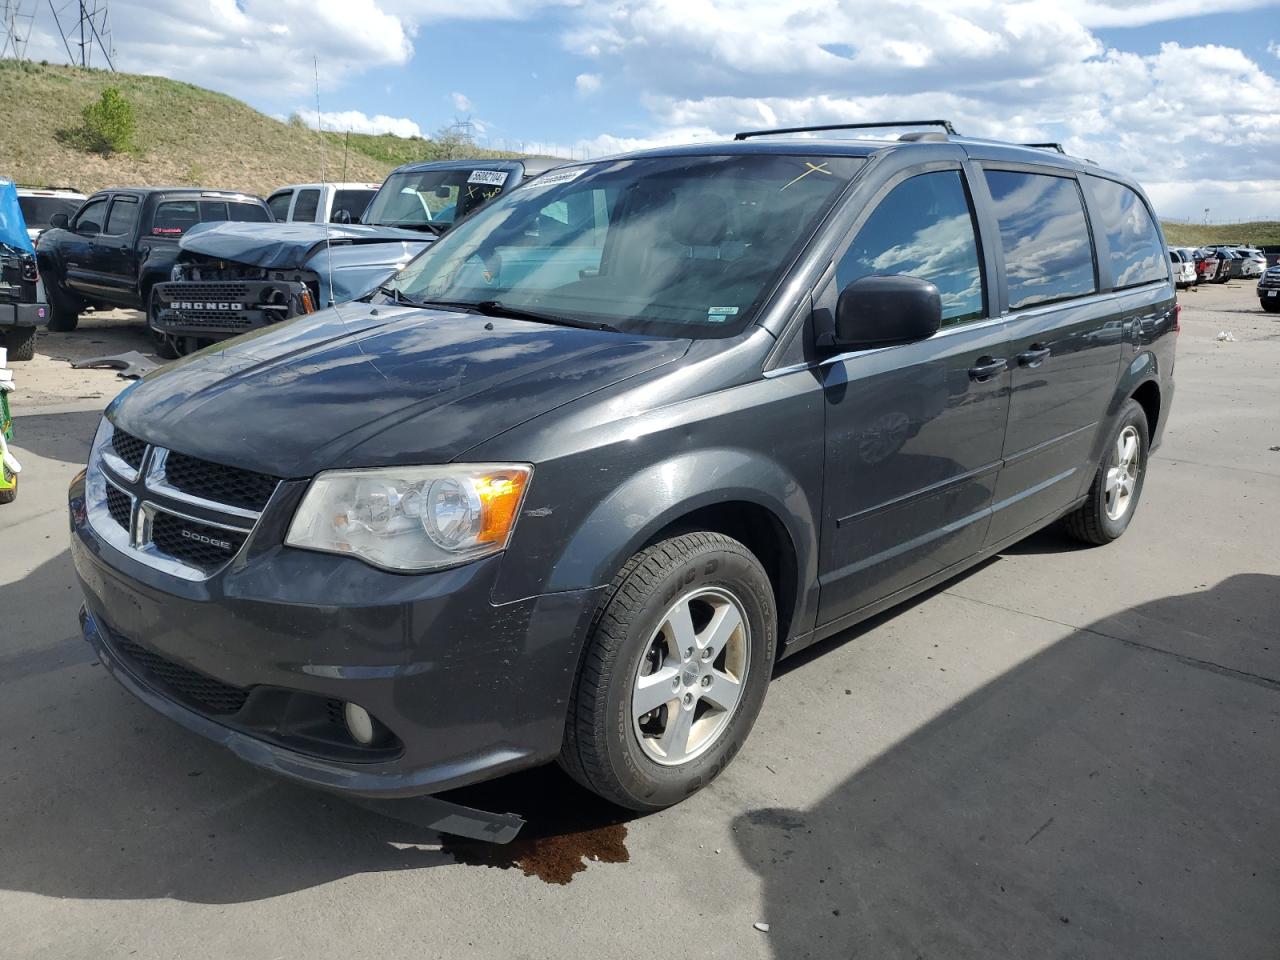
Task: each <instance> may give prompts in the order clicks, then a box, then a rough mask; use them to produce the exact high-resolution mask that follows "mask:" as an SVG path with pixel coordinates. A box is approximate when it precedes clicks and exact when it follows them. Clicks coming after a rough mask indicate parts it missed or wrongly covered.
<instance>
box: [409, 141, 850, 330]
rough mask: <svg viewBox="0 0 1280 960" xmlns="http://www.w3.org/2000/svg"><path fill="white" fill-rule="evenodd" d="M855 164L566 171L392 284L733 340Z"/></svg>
mask: <svg viewBox="0 0 1280 960" xmlns="http://www.w3.org/2000/svg"><path fill="white" fill-rule="evenodd" d="M863 162H864V161H863V160H862V159H861V158H859V157H822V156H788V155H782V154H748V155H730V156H693V157H650V158H641V159H636V160H612V161H602V162H600V163H594V164H584V165H577V166H571V167H561V168H558V169H556V170H553V171H551V172H550V173H547V174H544V175H543V176H541V177H539V178H537V179H535V180H533V181H531V182H530V183H528V184H527V185H525V186H524V187H521V188H520V189H519V190H516V191H513V192H512V193H510V194H508V195H506V196H504V197H503V198H501V199H500V200H497V201H495V202H494V203H493V204H491V205H490V206H488V207H486V208H485V209H484V210H482V211H480V212H479V213H477V214H476V215H475V216H474V217H472V218H471V219H469V220H468V221H467V222H465V223H463V224H460V225H459V226H458V227H457V228H456V229H455V230H454V231H453V232H452V233H450V234H449V235H447V236H446V237H444V238H443V239H442V240H439V241H437V242H436V243H435V244H433V245H432V246H431V247H429V248H428V249H427V250H426V251H425V252H424V253H423V254H422V255H421V256H419V257H418V258H417V259H416V260H414V261H413V262H412V263H410V264H409V265H408V266H407V267H406V268H405V269H404V270H403V271H402V272H401V273H400V274H398V275H397V276H396V277H395V278H394V279H393V280H392V281H391V284H390V286H391V287H392V288H394V290H395V291H397V292H398V293H399V294H400V295H401V299H405V300H410V301H423V302H430V303H432V304H437V303H444V304H455V305H460V306H466V305H475V304H482V303H486V302H492V301H498V302H499V303H500V304H501V306H502V307H503V308H506V309H511V310H524V311H529V312H536V313H540V314H546V315H552V316H559V317H565V318H569V319H572V320H577V321H586V322H596V323H601V324H607V325H608V326H611V327H617V328H619V329H622V330H626V331H629V332H636V333H652V334H656V335H660V336H661V335H669V336H683V337H690V336H691V337H702V338H709V337H726V336H731V335H733V334H735V333H737V332H738V331H740V330H742V329H743V328H744V327H745V326H746V325H747V324H748V323H750V322H751V319H752V317H753V316H754V314H755V313H756V311H757V310H758V309H759V308H760V306H761V304H762V303H763V302H764V300H765V299H766V298H767V297H768V295H769V292H770V290H771V289H772V288H773V286H774V284H775V283H776V282H777V281H778V279H779V278H780V277H781V275H782V273H783V271H784V270H786V269H787V268H788V267H789V266H790V265H791V263H792V261H793V260H794V259H795V257H796V256H797V255H798V254H799V252H800V250H801V249H802V248H803V247H804V245H805V244H806V243H807V242H808V241H809V239H810V237H811V236H812V235H813V233H814V230H815V229H816V228H817V226H818V224H819V222H820V221H821V220H822V218H823V216H825V214H826V213H827V211H828V210H830V209H831V206H832V204H834V203H835V201H836V199H837V198H838V197H839V196H840V195H841V193H842V192H843V191H844V189H845V187H846V186H847V185H848V184H849V182H850V180H852V179H853V177H854V175H855V174H856V173H857V172H858V170H859V169H860V168H861V166H862V164H863Z"/></svg>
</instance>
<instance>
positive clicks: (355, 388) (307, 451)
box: [107, 303, 689, 478]
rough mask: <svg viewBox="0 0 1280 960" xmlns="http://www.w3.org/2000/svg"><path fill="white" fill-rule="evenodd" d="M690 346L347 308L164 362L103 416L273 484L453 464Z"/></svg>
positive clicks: (445, 315)
mask: <svg viewBox="0 0 1280 960" xmlns="http://www.w3.org/2000/svg"><path fill="white" fill-rule="evenodd" d="M688 348H689V341H688V340H682V339H681V340H672V339H660V338H655V337H643V336H638V335H632V334H625V333H610V332H607V331H599V330H580V329H576V328H572V327H557V326H550V325H547V324H541V323H532V322H528V321H523V320H508V319H502V318H488V317H482V316H477V315H475V314H467V313H456V312H441V311H434V310H423V309H418V308H413V307H396V306H386V305H379V306H371V305H369V304H365V303H351V304H347V305H345V306H340V307H336V308H333V309H330V310H325V311H322V312H320V313H315V314H311V315H309V316H303V317H298V318H296V319H295V320H291V321H285V322H284V323H280V324H276V325H274V326H270V327H266V328H264V329H262V330H260V331H257V332H255V333H252V334H248V335H246V336H244V337H239V338H237V339H235V340H228V341H226V342H224V343H219V344H215V345H214V346H211V347H208V348H206V349H204V350H201V351H199V352H198V353H195V354H192V355H191V356H189V357H187V358H185V359H184V360H181V361H178V362H177V363H173V364H170V365H169V366H166V367H163V368H161V369H160V370H157V371H156V372H154V373H152V374H150V375H148V376H147V377H145V378H144V379H142V380H140V381H138V382H137V383H136V384H135V385H134V386H132V387H130V388H128V389H127V390H126V391H125V392H124V393H123V394H121V395H120V396H119V397H118V398H117V399H116V400H115V401H114V402H113V403H112V405H111V406H110V407H108V409H107V415H108V417H109V418H110V419H111V420H112V422H113V423H115V424H116V425H117V426H119V427H121V428H122V429H124V430H127V431H128V432H129V433H132V434H134V435H135V436H138V437H141V438H143V439H144V440H147V441H148V442H150V443H154V444H157V445H159V446H162V447H168V448H170V449H173V450H178V451H180V452H182V453H186V454H190V455H192V456H195V457H200V458H202V459H205V460H211V461H214V462H216V463H223V464H227V465H230V466H237V467H242V468H244V469H248V470H256V471H259V472H262V473H269V474H272V475H273V476H277V477H286V478H299V477H310V476H313V475H315V474H316V473H317V472H319V471H321V470H328V469H335V468H344V467H362V466H365V467H370V466H389V465H398V464H431V463H445V462H448V461H450V460H452V459H454V458H455V457H458V456H459V455H461V454H463V453H464V452H466V451H467V450H468V449H470V448H471V447H474V446H475V445H476V444H479V443H482V442H484V441H486V440H489V439H492V438H493V437H495V436H497V435H498V434H500V433H503V432H505V431H507V430H509V429H511V428H512V427H515V426H518V425H519V424H521V423H524V422H526V421H528V420H531V419H533V418H534V417H537V416H539V415H540V414H543V413H546V412H547V411H549V410H552V409H554V408H556V407H559V406H561V405H563V404H566V403H569V402H571V401H573V400H577V399H579V398H580V397H584V396H586V395H588V394H590V393H593V392H595V391H597V390H601V389H603V388H605V387H608V386H610V385H611V384H614V383H617V382H619V381H621V380H624V379H626V378H628V377H633V376H636V375H637V374H640V373H643V372H645V371H647V370H651V369H653V368H654V367H657V366H659V365H661V364H664V363H670V362H672V361H674V360H677V359H679V358H680V357H682V356H683V355H684V354H685V352H686V351H687V350H688Z"/></svg>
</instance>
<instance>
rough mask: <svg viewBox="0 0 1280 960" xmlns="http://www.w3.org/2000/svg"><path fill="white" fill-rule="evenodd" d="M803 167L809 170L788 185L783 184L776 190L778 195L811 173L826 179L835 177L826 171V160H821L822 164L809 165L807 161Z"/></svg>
mask: <svg viewBox="0 0 1280 960" xmlns="http://www.w3.org/2000/svg"><path fill="white" fill-rule="evenodd" d="M804 165H805V166H806V167H808V168H809V169H807V170H805V172H804V173H802V174H800V176H798V177H796V178H795V179H794V180H792V181H791V182H790V183H785V184H783V185H782V187H781V188H780V189H779V190H778V192H779V193H781V192H782V191H783V190H785V189H787V187H789V186H791V184H792V183H799V182H800V181H801V180H803V179H804V178H805V177H807V176H808V175H809V174H811V173H821V174H824V175H826V176H828V177H833V176H835V174H833V173H832V172H831V171H830V170H828V169H827V161H826V160H823V161H822V163H810V162H809V161H808V160H806V161H805V162H804Z"/></svg>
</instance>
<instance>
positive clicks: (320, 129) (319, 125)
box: [311, 57, 334, 310]
mask: <svg viewBox="0 0 1280 960" xmlns="http://www.w3.org/2000/svg"><path fill="white" fill-rule="evenodd" d="M311 65H312V67H313V68H314V69H315V77H316V136H318V137H319V138H320V195H321V196H324V192H325V186H326V184H325V179H324V124H323V122H322V121H321V119H320V59H319V58H318V57H312V58H311ZM324 259H325V264H326V266H327V268H328V273H329V302H328V303H324V304H321V305H320V309H322V310H323V309H325V308H326V307H332V306H333V305H334V299H333V245H332V243H331V241H330V237H329V220H328V218H327V217H326V218H325V222H324Z"/></svg>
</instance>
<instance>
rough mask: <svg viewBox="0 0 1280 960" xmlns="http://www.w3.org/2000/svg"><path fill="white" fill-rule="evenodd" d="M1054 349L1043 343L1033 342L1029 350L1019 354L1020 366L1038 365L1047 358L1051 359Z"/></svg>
mask: <svg viewBox="0 0 1280 960" xmlns="http://www.w3.org/2000/svg"><path fill="white" fill-rule="evenodd" d="M1051 352H1052V351H1051V350H1050V349H1049V348H1048V347H1046V346H1044V345H1043V344H1039V343H1033V344H1032V345H1031V347H1030V349H1029V350H1027V351H1026V352H1025V353H1020V354H1018V366H1020V367H1038V366H1040V364H1042V363H1043V362H1044V361H1045V360H1048V359H1049V354H1050V353H1051Z"/></svg>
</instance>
